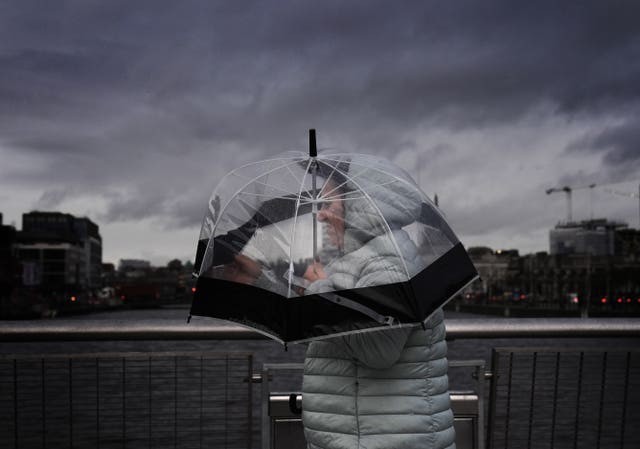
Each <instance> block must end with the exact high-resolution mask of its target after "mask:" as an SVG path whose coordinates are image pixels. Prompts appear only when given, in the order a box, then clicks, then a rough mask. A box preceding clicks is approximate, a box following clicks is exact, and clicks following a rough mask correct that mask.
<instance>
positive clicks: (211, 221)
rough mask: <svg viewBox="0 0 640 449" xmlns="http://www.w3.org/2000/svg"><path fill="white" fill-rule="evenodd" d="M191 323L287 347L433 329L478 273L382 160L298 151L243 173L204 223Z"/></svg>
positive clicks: (399, 173) (226, 184) (221, 191)
mask: <svg viewBox="0 0 640 449" xmlns="http://www.w3.org/2000/svg"><path fill="white" fill-rule="evenodd" d="M194 275H195V276H196V277H197V282H196V291H195V294H194V298H193V304H192V307H191V314H192V315H198V316H208V317H213V318H219V319H224V320H228V321H233V322H236V323H239V324H242V325H245V326H249V327H251V328H253V329H255V330H257V331H259V332H262V333H264V334H266V335H268V336H270V337H272V338H274V339H275V340H278V341H280V342H282V343H287V342H302V341H308V340H313V339H318V338H326V337H330V336H335V335H338V334H345V333H352V332H363V331H371V330H376V329H381V328H389V327H398V326H411V325H419V324H421V323H424V321H425V320H426V319H428V318H429V316H430V315H431V314H432V313H433V312H434V311H435V310H436V309H438V308H439V307H441V306H443V305H444V304H445V303H446V302H447V301H449V300H450V299H451V298H452V297H453V296H455V295H456V294H457V293H458V292H459V291H460V290H461V289H463V288H464V287H465V286H467V285H468V284H469V283H471V282H472V281H474V280H475V279H476V278H477V277H478V274H477V272H476V270H475V268H474V266H473V264H472V263H471V261H470V259H469V257H468V255H467V253H466V251H465V249H464V247H463V246H462V244H461V243H460V242H459V241H458V239H457V238H456V236H455V234H454V233H453V232H452V231H451V228H450V227H449V225H448V224H447V222H446V221H445V219H444V217H443V216H442V214H441V213H440V212H439V210H438V209H437V207H436V206H435V205H434V204H433V203H432V202H431V201H430V200H429V199H428V198H427V196H426V195H425V194H424V193H423V192H422V191H421V190H420V188H419V187H418V186H417V185H416V184H415V182H414V181H413V180H412V179H411V177H410V176H409V175H408V174H407V173H406V172H404V171H403V170H402V169H400V168H398V167H397V166H395V165H393V164H391V163H390V162H389V161H387V160H384V159H382V158H379V157H374V156H368V155H362V154H346V153H339V152H328V151H327V152H320V153H318V152H317V149H316V141H315V131H314V130H311V131H310V132H309V153H308V154H307V153H306V152H288V153H284V154H282V155H280V156H277V157H274V158H273V159H269V160H265V161H261V162H255V163H251V164H247V165H245V166H242V167H239V168H237V169H235V170H233V171H232V172H230V173H229V174H227V175H226V176H225V177H224V178H223V179H222V180H221V182H220V184H219V185H218V187H216V189H215V190H214V192H213V194H212V196H211V199H210V200H209V203H208V208H207V211H206V214H205V217H204V220H203V224H202V229H201V232H200V238H199V241H198V248H197V252H196V263H195V272H194Z"/></svg>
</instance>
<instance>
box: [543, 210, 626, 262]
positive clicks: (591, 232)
mask: <svg viewBox="0 0 640 449" xmlns="http://www.w3.org/2000/svg"><path fill="white" fill-rule="evenodd" d="M626 228H627V224H626V223H620V222H615V221H609V220H607V219H606V218H599V219H595V220H584V221H580V222H568V223H559V224H558V225H556V227H555V228H553V229H552V230H551V231H549V252H550V253H551V255H564V254H591V255H592V256H613V255H614V254H615V249H616V243H615V242H616V237H615V236H616V233H617V232H619V231H620V230H623V229H626Z"/></svg>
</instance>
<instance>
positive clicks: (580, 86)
mask: <svg viewBox="0 0 640 449" xmlns="http://www.w3.org/2000/svg"><path fill="white" fill-rule="evenodd" d="M638 17H640V4H638V3H637V2H635V1H627V2H624V1H608V2H596V1H593V2H551V1H540V2H524V1H522V2H519V1H518V2H513V1H506V0H505V1H489V2H477V1H475V2H472V1H468V2H465V1H458V2H435V1H405V2H382V1H378V2H374V1H367V2H338V1H324V2H310V1H293V0H291V1H277V2H276V1H272V2H264V1H253V2H250V1H246V2H221V1H220V2H214V1H183V2H168V1H151V0H149V1H138V2H128V1H127V2H125V1H117V0H112V1H108V2H105V1H103V2H98V1H86V0H83V1H80V0H78V1H66V2H58V3H56V5H55V6H54V5H48V6H47V7H46V8H44V7H43V6H42V3H41V2H29V1H21V2H10V1H0V212H3V213H4V217H5V223H10V222H12V221H15V222H16V224H17V225H18V226H21V214H22V213H23V212H27V211H29V210H32V209H40V210H61V211H65V212H70V213H74V214H78V215H87V216H89V217H90V218H92V219H93V220H94V221H96V222H97V223H98V224H99V225H100V227H101V232H102V234H103V238H104V255H105V260H107V261H113V262H117V260H118V259H119V258H132V257H145V258H149V259H151V260H152V261H154V262H155V263H164V262H166V261H167V260H168V259H170V258H173V257H179V258H181V259H187V258H192V253H193V250H194V247H195V241H196V239H197V235H198V229H199V225H200V220H201V218H202V215H203V213H204V208H205V203H206V200H207V198H208V196H209V194H210V192H211V190H212V188H213V187H214V186H215V184H216V183H217V181H218V180H219V179H220V177H221V176H222V175H223V174H224V173H225V172H226V171H228V170H230V169H232V168H234V167H235V166H237V165H239V164H241V163H244V162H247V161H252V160H259V159H261V158H264V157H265V156H268V155H273V154H275V153H278V152H280V151H283V150H288V149H294V148H304V146H305V143H306V138H307V129H308V128H312V127H315V128H316V129H317V130H318V139H319V142H318V143H319V146H320V147H335V148H340V149H343V150H347V151H355V152H366V153H375V154H380V155H384V156H386V157H387V158H389V159H391V160H392V161H394V162H395V163H397V164H399V165H400V166H402V167H403V168H405V169H406V170H408V171H409V172H410V173H412V174H413V175H414V176H415V177H416V178H417V179H419V181H420V184H421V186H422V187H423V189H424V190H425V191H426V192H427V193H428V194H429V195H430V196H431V195H433V194H434V193H436V192H437V194H438V196H439V198H440V200H441V205H442V209H443V211H444V212H445V214H446V215H447V217H448V218H449V220H450V221H451V224H452V227H453V228H454V230H455V231H456V232H457V233H458V234H459V237H460V238H461V240H462V241H463V243H465V244H467V245H481V244H486V245H489V246H493V247H516V248H519V249H521V250H522V251H524V252H527V251H535V250H545V249H546V248H547V231H548V229H549V228H550V227H552V226H553V225H554V224H555V223H556V222H557V221H558V220H560V219H564V218H565V216H566V207H565V199H564V196H563V195H561V194H556V195H551V196H547V195H545V194H544V190H545V189H546V188H548V187H553V186H557V185H564V184H570V185H576V186H581V185H588V184H590V183H592V182H595V183H611V182H619V181H625V180H637V179H640V132H639V131H638V130H640V25H639V22H638V20H637V18H638ZM612 187H613V188H615V189H616V190H619V191H629V192H637V189H638V182H628V183H622V184H616V185H614V186H612ZM592 214H593V215H595V216H602V215H607V216H610V217H611V218H617V219H622V220H626V221H628V222H629V223H630V224H631V225H633V226H637V225H638V222H637V220H638V218H637V215H638V205H637V202H634V201H633V200H632V199H630V198H626V197H622V196H614V195H612V194H610V193H606V192H605V191H604V190H603V189H596V190H595V191H593V192H592V193H591V195H590V193H589V191H588V189H583V190H577V191H575V192H574V217H576V218H588V217H589V216H591V215H592Z"/></svg>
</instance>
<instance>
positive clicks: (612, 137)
mask: <svg viewBox="0 0 640 449" xmlns="http://www.w3.org/2000/svg"><path fill="white" fill-rule="evenodd" d="M567 152H569V153H578V152H588V153H592V154H599V155H601V156H602V163H603V168H604V169H605V171H606V172H607V173H613V174H616V175H618V180H620V179H624V176H625V175H629V176H631V177H632V178H630V179H634V178H633V177H635V178H638V177H639V176H640V174H639V173H640V120H639V119H638V118H637V116H636V117H634V118H630V119H628V120H627V121H625V122H624V123H622V124H618V125H615V126H609V127H606V128H604V129H603V130H600V131H598V132H595V133H592V134H591V135H587V136H584V137H583V138H582V139H579V140H577V141H575V142H573V143H571V144H570V145H569V146H568V148H567ZM620 175H622V176H623V177H622V178H620Z"/></svg>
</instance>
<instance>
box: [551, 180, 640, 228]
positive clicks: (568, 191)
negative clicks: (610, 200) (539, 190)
mask: <svg viewBox="0 0 640 449" xmlns="http://www.w3.org/2000/svg"><path fill="white" fill-rule="evenodd" d="M622 182H633V181H622ZM622 182H608V183H602V184H595V183H593V184H588V185H584V186H577V187H575V186H564V187H553V188H551V189H547V190H545V192H546V193H547V195H550V194H552V193H557V192H564V193H566V195H567V222H571V221H573V216H572V205H571V192H573V191H574V190H579V189H591V193H592V195H591V197H590V199H589V202H590V208H591V215H592V217H591V218H593V189H594V188H595V187H603V186H608V185H614V184H622ZM602 190H604V191H605V192H607V193H611V194H613V195H620V196H626V197H629V198H638V200H639V202H638V228H639V229H640V184H639V185H638V193H628V192H620V191H618V190H613V189H609V188H603V189H602Z"/></svg>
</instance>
